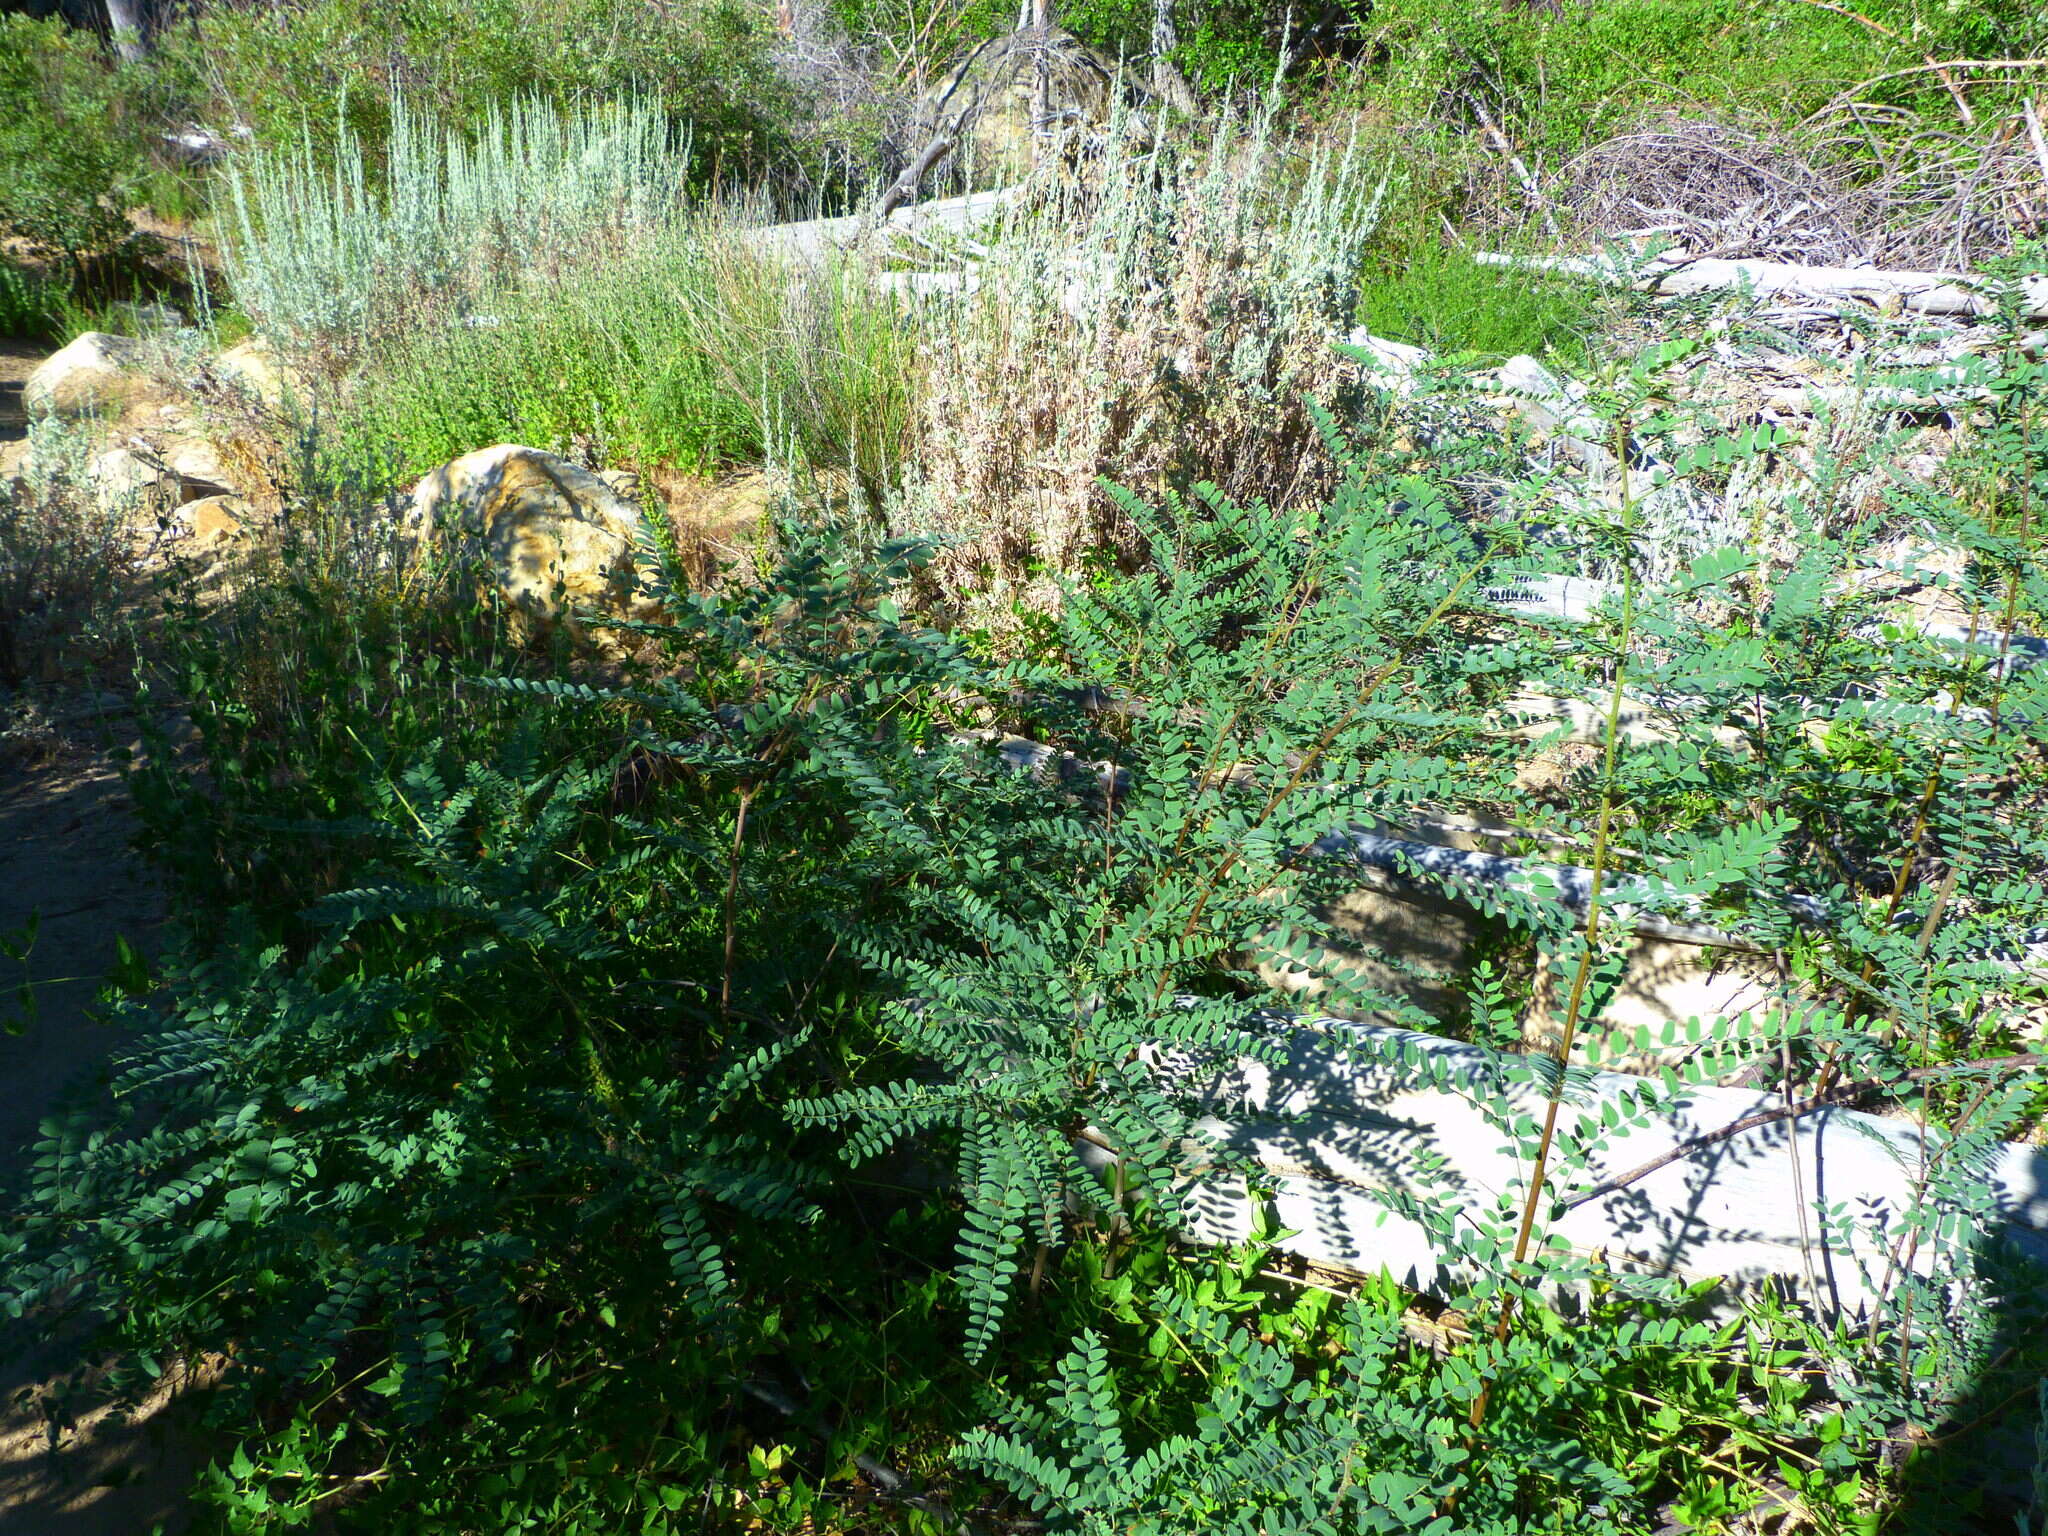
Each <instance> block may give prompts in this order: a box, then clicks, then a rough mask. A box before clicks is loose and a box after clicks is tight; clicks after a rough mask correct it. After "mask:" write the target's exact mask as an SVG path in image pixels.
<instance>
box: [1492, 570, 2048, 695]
mask: <svg viewBox="0 0 2048 1536" xmlns="http://www.w3.org/2000/svg"><path fill="white" fill-rule="evenodd" d="M1482 595H1483V596H1484V597H1485V598H1486V600H1487V601H1488V602H1490V603H1493V604H1494V605H1495V606H1497V607H1501V608H1505V609H1508V610H1509V611H1510V612H1514V613H1521V614H1525V615H1527V616H1528V617H1530V618H1542V619H1562V620H1564V621H1565V622H1566V623H1568V624H1584V623H1586V622H1587V621H1588V620H1590V619H1591V618H1592V617H1593V615H1594V614H1595V613H1596V612H1598V611H1599V608H1600V605H1601V604H1602V603H1608V602H1613V603H1618V602H1619V601H1620V599H1621V588H1620V586H1619V585H1618V584H1616V583H1614V582H1608V581H1598V580H1596V579H1594V578H1593V577H1590V576H1550V575H1543V574H1539V573H1535V572H1514V573H1511V574H1510V575H1508V576H1507V577H1506V578H1504V579H1503V580H1501V581H1499V582H1497V583H1496V584H1495V585H1493V586H1490V587H1487V588H1485V589H1484V590H1483V593H1482ZM1919 632H1920V633H1921V634H1922V635H1923V636H1925V637H1926V638H1927V639H1929V640H1934V641H1938V642H1940V643H1941V644H1943V645H1951V646H1954V647H1955V648H1956V649H1957V650H1961V651H1966V652H1967V653H1968V654H1970V655H1972V656H1981V657H1983V658H1984V659H1985V660H1986V661H1988V662H1989V663H1990V664H1991V671H1992V673H1993V675H1999V674H2001V673H2003V672H2006V671H2018V670H2021V669H2023V668H2026V667H2031V666H2033V665H2034V664H2035V663H2036V662H2038V661H2042V660H2044V659H2048V638H2043V637H2042V636H2039V635H2029V634H2025V633H2022V632H2021V631H2018V630H2014V631H2013V632H2011V633H2010V634H2008V633H2007V632H2006V631H2004V630H2002V629H1992V628H1989V627H1988V626H1980V627H1979V628H1977V629H1975V630H1972V629H1971V628H1970V627H1969V626H1967V625H1963V624H1946V623H1938V624H1922V625H1921V626H1920V631H1919ZM1856 633H1857V634H1858V635H1860V636H1862V637H1863V638H1865V639H1875V638H1877V637H1878V634H1879V629H1878V626H1877V625H1875V624H1865V625H1862V626H1861V627H1859V628H1858V629H1857V631H1856Z"/></svg>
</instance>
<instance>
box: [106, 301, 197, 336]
mask: <svg viewBox="0 0 2048 1536" xmlns="http://www.w3.org/2000/svg"><path fill="white" fill-rule="evenodd" d="M106 316H107V318H108V319H109V320H113V321H115V322H117V323H118V324H119V325H120V326H121V328H122V331H123V332H124V333H130V334H133V335H136V336H175V335H177V334H178V332H180V331H182V330H184V329H186V327H187V322H186V319H185V317H184V316H183V315H181V314H179V313H178V311H177V310H175V309H173V308H172V307H171V306H170V305H168V304H159V303H154V302H143V303H138V302H136V301H134V300H124V301H123V302H121V303H118V304H110V305H108V306H107V310H106Z"/></svg>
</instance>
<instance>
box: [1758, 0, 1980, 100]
mask: <svg viewBox="0 0 2048 1536" xmlns="http://www.w3.org/2000/svg"><path fill="white" fill-rule="evenodd" d="M1793 4H1795V5H1810V6H1812V7H1813V8H1814V9H1815V10H1820V11H1833V12H1834V13H1835V14H1836V15H1837V16H1846V17H1848V18H1849V20H1851V21H1854V22H1860V23H1862V24H1863V25H1864V26H1866V27H1868V28H1870V30H1871V31H1873V32H1875V33H1877V35H1878V36H1880V37H1888V38H1890V39H1891V40H1892V41H1893V42H1895V43H1903V42H1905V39H1904V38H1903V37H1901V36H1899V34H1898V33H1897V32H1894V31H1893V30H1892V29H1891V28H1890V27H1888V26H1886V25H1885V24H1884V23H1883V22H1881V21H1873V20H1872V19H1871V18H1870V17H1868V16H1866V15H1864V14H1863V13H1862V12H1861V11H1852V10H1850V9H1849V7H1847V6H1846V5H1835V4H1834V3H1832V0H1793ZM1920 57H1921V58H1923V59H1925V60H1926V61H1927V63H1928V65H1929V66H1930V67H1931V68H1933V69H1934V70H1935V71H1936V72H1937V73H1939V74H1940V76H1941V83H1942V84H1943V85H1945V86H1947V87H1948V93H1949V95H1951V96H1953V97H1954V98H1955V102H1956V111H1957V112H1959V113H1960V114H1962V119H1963V126H1964V127H1966V128H1968V127H1973V126H1975V124H1976V121H1977V116H1976V114H1975V113H1973V112H1972V111H1971V110H1970V104H1969V102H1967V101H1965V100H1964V99H1963V91H1962V87H1961V86H1959V85H1957V84H1956V77H1955V76H1954V75H1952V74H1950V73H1949V72H1948V66H1947V65H1946V64H1937V63H1935V61H1934V55H1933V54H1931V53H1923V54H1921V55H1920Z"/></svg>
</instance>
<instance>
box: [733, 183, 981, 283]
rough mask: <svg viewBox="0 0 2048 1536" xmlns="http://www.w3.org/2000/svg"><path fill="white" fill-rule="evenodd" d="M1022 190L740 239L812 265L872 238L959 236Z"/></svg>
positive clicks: (772, 229)
mask: <svg viewBox="0 0 2048 1536" xmlns="http://www.w3.org/2000/svg"><path fill="white" fill-rule="evenodd" d="M1020 190H1021V189H1019V188H1017V187H998V188H996V189H995V190H994V191H990V192H969V193H966V194H965V195H963V196H960V197H941V198H934V199H932V200H931V201H929V202H923V203H913V204H910V205H909V206H907V207H899V208H895V209H893V210H892V211H891V212H890V213H889V214H888V215H887V216H886V217H883V218H881V219H879V220H877V219H875V218H872V217H870V216H869V215H867V214H860V213H851V214H846V215H844V216H841V217H838V218H830V219H799V220H797V221H796V222H794V223H790V224H765V225H763V226H761V227H760V228H758V229H751V230H748V231H746V232H745V233H744V234H743V235H742V236H741V238H742V239H743V240H744V241H745V243H746V244H748V245H749V246H751V247H752V248H753V249H754V250H756V251H759V252H760V253H761V254H763V255H771V256H778V257H781V258H783V259H784V260H788V261H792V262H797V263H813V264H815V263H818V262H822V261H824V260H825V259H826V258H827V257H829V256H831V255H832V254H834V253H835V252H838V251H842V250H846V249H848V248H850V247H851V246H853V245H855V244H857V243H859V241H860V240H861V239H862V237H863V236H867V235H871V234H883V235H890V236H907V237H910V238H915V239H929V238H930V237H932V236H934V235H955V236H957V235H963V234H965V233H966V232H967V231H969V230H973V229H978V228H980V227H981V226H983V225H986V224H991V223H994V222H995V221H996V220H997V219H999V218H1001V217H1002V215H1003V214H1004V212H1005V211H1007V210H1008V209H1009V208H1010V207H1011V205H1012V204H1014V203H1015V202H1016V201H1017V198H1018V196H1019V195H1020Z"/></svg>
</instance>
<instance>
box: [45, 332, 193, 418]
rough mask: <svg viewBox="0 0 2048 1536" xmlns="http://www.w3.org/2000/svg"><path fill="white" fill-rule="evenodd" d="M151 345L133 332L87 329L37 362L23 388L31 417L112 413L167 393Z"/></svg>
mask: <svg viewBox="0 0 2048 1536" xmlns="http://www.w3.org/2000/svg"><path fill="white" fill-rule="evenodd" d="M147 356H148V349H147V348H146V347H145V346H144V345H143V343H141V342H139V341H137V340H135V339H134V338H133V337H130V336H111V335H108V334H107V333H106V332H104V331H87V332H85V333H84V334H83V335H81V336H79V337H77V338H76V339H75V340H73V341H72V342H71V343H70V344H69V345H67V346H65V347H64V348H63V349H62V350H60V351H57V352H54V353H52V354H51V355H50V356H49V357H46V358H44V359H43V361H42V362H41V363H39V364H37V366H36V369H35V371H34V372H33V373H31V374H30V375H29V376H28V380H27V382H26V383H24V384H23V385H22V387H21V402H22V405H23V406H24V407H25V408H26V409H27V411H28V413H29V414H30V415H31V416H40V415H45V414H52V413H54V414H55V415H58V416H92V415H112V414H115V413H117V412H119V411H121V410H125V409H127V408H129V407H131V406H134V405H137V404H141V403H143V402H145V401H146V400H148V399H150V398H151V397H154V396H157V395H160V394H161V393H162V392H163V389H162V386H161V385H159V384H158V383H157V381H156V380H155V379H153V378H151V377H150V375H149V373H148V371H147V369H146V367H145V362H146V359H147Z"/></svg>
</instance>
